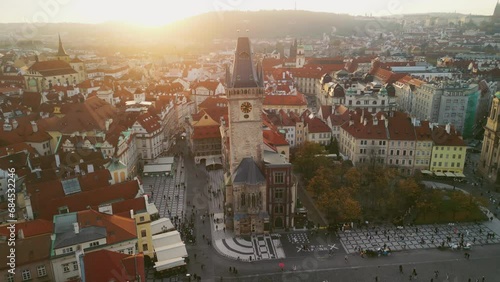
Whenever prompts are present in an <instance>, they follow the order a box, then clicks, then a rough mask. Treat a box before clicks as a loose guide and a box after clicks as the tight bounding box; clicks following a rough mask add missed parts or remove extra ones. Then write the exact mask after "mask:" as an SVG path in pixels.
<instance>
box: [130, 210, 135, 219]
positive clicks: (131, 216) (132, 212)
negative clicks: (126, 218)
mask: <svg viewBox="0 0 500 282" xmlns="http://www.w3.org/2000/svg"><path fill="white" fill-rule="evenodd" d="M130 218H131V219H134V210H133V209H130Z"/></svg>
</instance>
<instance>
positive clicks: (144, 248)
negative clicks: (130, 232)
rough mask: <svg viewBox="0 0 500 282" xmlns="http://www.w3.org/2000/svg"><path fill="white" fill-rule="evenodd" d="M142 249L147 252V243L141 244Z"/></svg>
mask: <svg viewBox="0 0 500 282" xmlns="http://www.w3.org/2000/svg"><path fill="white" fill-rule="evenodd" d="M142 250H143V251H144V252H147V251H148V244H142Z"/></svg>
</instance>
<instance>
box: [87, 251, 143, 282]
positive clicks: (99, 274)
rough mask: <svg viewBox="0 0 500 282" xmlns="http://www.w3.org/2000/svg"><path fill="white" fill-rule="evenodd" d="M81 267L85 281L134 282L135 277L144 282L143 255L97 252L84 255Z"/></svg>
mask: <svg viewBox="0 0 500 282" xmlns="http://www.w3.org/2000/svg"><path fill="white" fill-rule="evenodd" d="M83 265H84V270H85V280H86V281H103V282H107V281H136V279H138V277H137V276H140V281H146V275H145V271H144V255H143V254H138V255H126V254H121V253H118V252H114V251H110V250H98V251H94V252H89V253H86V254H85V256H84V257H83ZM117 276H118V277H117Z"/></svg>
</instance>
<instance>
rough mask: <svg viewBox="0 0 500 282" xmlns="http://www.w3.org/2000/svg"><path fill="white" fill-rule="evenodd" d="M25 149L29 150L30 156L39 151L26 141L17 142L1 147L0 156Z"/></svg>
mask: <svg viewBox="0 0 500 282" xmlns="http://www.w3.org/2000/svg"><path fill="white" fill-rule="evenodd" d="M24 150H26V151H27V152H29V154H30V156H33V155H35V154H37V151H36V150H35V148H33V147H31V146H30V145H28V144H26V143H25V142H21V143H15V144H12V145H8V146H3V147H0V157H3V156H7V155H8V154H12V153H14V154H15V153H18V152H21V151H24Z"/></svg>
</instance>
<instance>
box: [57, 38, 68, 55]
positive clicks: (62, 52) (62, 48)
mask: <svg viewBox="0 0 500 282" xmlns="http://www.w3.org/2000/svg"><path fill="white" fill-rule="evenodd" d="M57 56H69V55H68V54H67V53H66V51H65V50H64V47H63V44H62V41H61V35H60V34H59V49H58V50H57Z"/></svg>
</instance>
